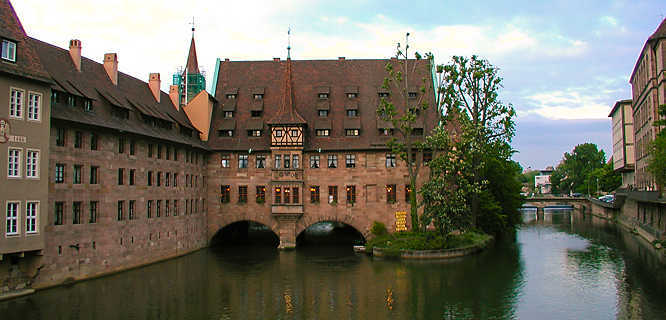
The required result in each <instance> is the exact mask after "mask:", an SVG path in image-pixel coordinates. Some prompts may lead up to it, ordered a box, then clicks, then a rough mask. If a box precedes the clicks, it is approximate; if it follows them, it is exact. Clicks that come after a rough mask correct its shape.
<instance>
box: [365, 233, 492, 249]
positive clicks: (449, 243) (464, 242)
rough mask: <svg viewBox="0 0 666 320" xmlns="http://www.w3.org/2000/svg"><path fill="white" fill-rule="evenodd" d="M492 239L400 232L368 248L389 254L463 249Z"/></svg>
mask: <svg viewBox="0 0 666 320" xmlns="http://www.w3.org/2000/svg"><path fill="white" fill-rule="evenodd" d="M488 238H490V236H489V235H487V234H483V233H477V232H473V231H468V232H465V233H462V234H455V235H454V234H448V235H441V234H439V233H437V232H398V233H394V234H385V235H382V236H377V237H375V238H374V239H372V240H370V241H368V243H367V245H366V248H367V250H372V249H373V248H374V247H379V248H384V249H386V250H387V252H391V253H394V252H399V251H400V250H439V249H453V248H462V247H467V246H471V245H476V244H480V243H482V242H484V241H486V240H488Z"/></svg>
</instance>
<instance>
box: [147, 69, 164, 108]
mask: <svg viewBox="0 0 666 320" xmlns="http://www.w3.org/2000/svg"><path fill="white" fill-rule="evenodd" d="M161 84H162V81H161V80H160V74H159V73H151V74H150V76H148V87H150V92H152V93H153V97H155V100H156V101H157V103H160V94H161V93H162V91H160V85H161Z"/></svg>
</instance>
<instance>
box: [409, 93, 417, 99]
mask: <svg viewBox="0 0 666 320" xmlns="http://www.w3.org/2000/svg"><path fill="white" fill-rule="evenodd" d="M408 96H409V98H410V99H415V98H416V97H417V96H418V93H416V92H410V93H408Z"/></svg>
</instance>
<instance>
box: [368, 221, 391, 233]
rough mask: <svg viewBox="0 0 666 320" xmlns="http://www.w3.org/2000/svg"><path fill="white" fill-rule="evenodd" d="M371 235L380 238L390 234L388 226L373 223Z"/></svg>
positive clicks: (376, 222) (377, 222)
mask: <svg viewBox="0 0 666 320" xmlns="http://www.w3.org/2000/svg"><path fill="white" fill-rule="evenodd" d="M370 233H372V235H374V236H375V237H380V236H383V235H386V234H388V231H387V230H386V226H385V225H384V224H383V223H381V222H379V221H375V222H373V223H372V229H370Z"/></svg>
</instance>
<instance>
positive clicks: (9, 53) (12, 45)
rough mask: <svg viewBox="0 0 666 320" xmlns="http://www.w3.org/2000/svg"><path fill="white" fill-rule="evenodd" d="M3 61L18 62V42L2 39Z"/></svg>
mask: <svg viewBox="0 0 666 320" xmlns="http://www.w3.org/2000/svg"><path fill="white" fill-rule="evenodd" d="M2 60H7V61H11V62H16V42H14V41H11V40H7V39H2Z"/></svg>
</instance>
